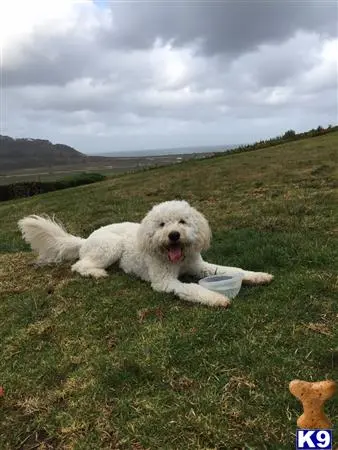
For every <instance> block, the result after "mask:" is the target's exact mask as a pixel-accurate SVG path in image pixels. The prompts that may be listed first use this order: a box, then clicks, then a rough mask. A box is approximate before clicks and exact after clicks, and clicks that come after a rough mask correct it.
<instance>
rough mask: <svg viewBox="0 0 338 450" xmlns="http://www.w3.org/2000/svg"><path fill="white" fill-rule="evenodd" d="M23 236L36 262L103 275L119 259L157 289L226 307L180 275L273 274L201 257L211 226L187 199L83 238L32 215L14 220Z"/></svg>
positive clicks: (253, 277)
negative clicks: (65, 263) (61, 264)
mask: <svg viewBox="0 0 338 450" xmlns="http://www.w3.org/2000/svg"><path fill="white" fill-rule="evenodd" d="M18 225H19V228H20V230H21V232H22V235H23V238H24V239H25V240H26V242H28V243H29V244H30V245H31V248H32V249H33V250H34V251H36V252H37V253H38V263H40V264H45V263H58V262H61V261H70V260H73V261H74V260H76V259H78V261H77V262H75V263H74V264H73V265H72V271H75V272H78V273H80V274H81V275H83V276H93V277H95V278H100V277H104V276H107V275H108V274H107V272H106V270H105V269H106V268H107V267H109V266H111V265H112V264H114V263H117V262H118V263H119V266H120V268H121V269H122V270H123V271H124V272H126V273H130V274H134V275H136V276H138V277H139V278H141V279H143V280H145V281H149V282H150V283H151V286H152V288H153V289H154V290H155V291H158V292H171V293H174V294H176V295H177V296H178V297H180V298H181V299H183V300H187V301H190V302H199V303H202V304H206V305H211V306H224V307H226V306H228V305H229V303H230V301H229V299H228V298H227V297H225V296H224V295H222V294H219V293H216V292H212V291H209V290H207V289H205V288H203V287H202V286H200V285H198V284H195V283H182V282H181V281H179V277H180V276H181V275H184V274H188V275H193V276H196V277H198V278H202V277H205V276H208V275H213V274H215V273H222V274H228V275H231V274H232V273H234V272H237V271H241V272H242V273H243V276H244V278H243V283H247V284H265V283H268V282H270V281H271V280H272V278H273V276H272V275H270V274H267V273H261V272H250V271H247V270H243V269H239V268H236V267H226V266H219V265H216V264H211V263H208V262H206V261H204V260H203V258H202V256H201V252H202V251H203V250H206V249H207V248H208V247H209V244H210V239H211V231H210V228H209V224H208V222H207V220H206V219H205V217H204V216H203V215H202V214H201V213H200V212H198V211H197V210H196V209H195V208H193V207H191V206H190V205H189V204H188V203H187V202H186V201H178V200H173V201H168V202H164V203H160V204H158V205H155V206H154V207H153V208H152V209H151V210H150V211H149V212H148V214H147V215H146V216H145V218H144V219H143V220H142V222H141V223H140V224H138V223H131V222H123V223H117V224H112V225H108V226H104V227H101V228H99V229H98V230H96V231H94V232H93V233H92V234H91V235H90V236H89V237H88V238H87V239H82V238H80V237H76V236H73V235H71V234H69V233H67V232H66V231H65V229H64V228H63V227H62V226H61V225H60V224H58V223H57V222H56V221H55V220H54V219H50V218H48V217H41V216H36V215H31V216H28V217H25V218H23V219H22V220H20V221H19V223H18Z"/></svg>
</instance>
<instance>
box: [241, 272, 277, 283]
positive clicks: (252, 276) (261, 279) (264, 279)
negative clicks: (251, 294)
mask: <svg viewBox="0 0 338 450" xmlns="http://www.w3.org/2000/svg"><path fill="white" fill-rule="evenodd" d="M272 280H273V275H271V274H270V273H265V272H250V273H249V274H245V276H244V278H243V280H242V281H243V284H269V283H271V281H272Z"/></svg>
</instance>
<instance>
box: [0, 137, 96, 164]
mask: <svg viewBox="0 0 338 450" xmlns="http://www.w3.org/2000/svg"><path fill="white" fill-rule="evenodd" d="M88 158H89V157H88V156H87V155H84V154H83V153H81V152H79V151H78V150H75V149H74V148H73V147H70V146H68V145H63V144H52V143H51V142H50V141H48V140H44V139H14V138H11V137H10V136H2V135H0V171H8V170H17V169H30V168H33V167H34V168H35V167H48V166H62V165H70V164H81V163H83V164H86V163H88Z"/></svg>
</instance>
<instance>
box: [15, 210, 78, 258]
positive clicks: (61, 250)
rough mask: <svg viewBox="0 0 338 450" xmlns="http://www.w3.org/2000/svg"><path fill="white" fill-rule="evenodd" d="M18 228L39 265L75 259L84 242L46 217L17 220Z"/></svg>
mask: <svg viewBox="0 0 338 450" xmlns="http://www.w3.org/2000/svg"><path fill="white" fill-rule="evenodd" d="M18 226H19V229H20V231H21V233H22V237H23V238H24V240H25V241H26V242H27V243H28V244H30V246H31V248H32V250H34V251H36V252H37V253H38V262H40V263H58V262H61V261H71V260H74V259H77V258H78V257H79V251H80V248H81V245H82V244H83V242H84V241H85V239H82V238H80V237H77V236H73V235H72V234H69V233H67V231H66V230H65V229H64V228H63V226H62V225H61V224H59V223H57V222H56V221H55V219H54V218H53V219H51V218H50V217H48V216H45V217H42V216H36V215H31V216H27V217H24V218H23V219H21V220H19V222H18Z"/></svg>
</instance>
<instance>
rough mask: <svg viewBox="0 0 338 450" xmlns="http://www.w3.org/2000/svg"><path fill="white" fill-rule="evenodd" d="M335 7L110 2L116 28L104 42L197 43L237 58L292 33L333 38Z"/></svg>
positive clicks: (303, 0) (275, 1)
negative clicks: (240, 54)
mask: <svg viewBox="0 0 338 450" xmlns="http://www.w3.org/2000/svg"><path fill="white" fill-rule="evenodd" d="M337 8H338V7H337V3H336V2H334V1H326V0H315V1H311V0H310V1H308V0H300V1H293V0H272V1H265V0H258V1H257V0H250V1H241V0H239V1H209V0H204V1H189V0H186V1H180V2H176V1H172V2H169V1H165V0H158V1H156V2H154V1H144V0H140V1H138V2H126V3H122V4H121V3H112V6H111V10H112V14H113V17H114V28H113V29H111V30H106V31H105V32H103V33H102V34H101V39H102V42H103V43H104V44H106V45H110V46H112V47H115V48H116V47H118V48H129V49H135V48H149V47H151V45H152V44H153V42H154V41H155V40H156V39H157V38H161V39H163V40H164V41H167V40H173V41H174V43H175V45H177V46H181V45H185V44H190V43H191V42H195V41H196V40H197V41H200V42H201V48H202V49H203V51H204V53H205V54H207V55H210V54H215V53H228V54H231V55H233V54H235V55H237V54H239V53H243V52H247V51H250V50H252V49H254V48H256V47H257V46H258V45H260V44H262V43H276V42H281V41H282V40H284V39H286V38H287V37H289V36H291V35H293V34H294V33H295V32H296V31H299V30H303V31H318V32H320V33H327V34H328V35H331V36H333V35H336V34H337V20H338V9H337Z"/></svg>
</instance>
